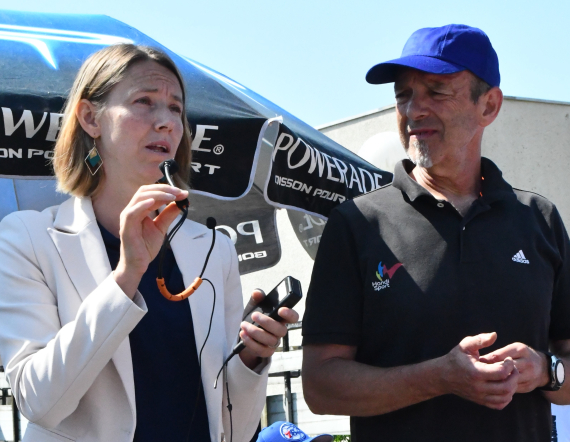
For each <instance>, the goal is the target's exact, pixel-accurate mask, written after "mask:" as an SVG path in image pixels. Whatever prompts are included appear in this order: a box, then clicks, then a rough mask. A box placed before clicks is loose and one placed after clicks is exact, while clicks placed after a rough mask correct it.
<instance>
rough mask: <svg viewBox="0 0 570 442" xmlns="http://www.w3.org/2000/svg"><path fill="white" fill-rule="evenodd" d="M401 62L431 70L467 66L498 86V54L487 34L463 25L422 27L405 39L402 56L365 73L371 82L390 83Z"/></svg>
mask: <svg viewBox="0 0 570 442" xmlns="http://www.w3.org/2000/svg"><path fill="white" fill-rule="evenodd" d="M401 66H405V67H409V68H414V69H418V70H420V71H424V72H429V73H432V74H453V73H455V72H460V71H464V70H469V71H471V72H472V73H473V74H475V75H476V76H477V77H479V78H481V79H482V80H484V81H486V82H487V83H489V85H491V86H493V87H494V86H499V84H500V83H501V74H500V73H499V58H498V57H497V53H496V52H495V50H494V49H493V46H492V45H491V41H490V40H489V37H487V34H485V33H484V32H483V31H482V30H481V29H477V28H472V27H471V26H466V25H447V26H442V27H440V28H423V29H419V30H417V31H416V32H414V33H413V34H412V36H411V37H410V38H409V39H408V41H407V42H406V45H405V46H404V50H403V51H402V56H401V57H400V58H397V59H395V60H390V61H386V62H384V63H380V64H377V65H376V66H374V67H372V68H371V69H370V70H369V71H368V73H367V74H366V81H367V82H368V83H371V84H382V83H392V82H394V81H395V80H396V75H397V73H398V69H399V68H400V67H401Z"/></svg>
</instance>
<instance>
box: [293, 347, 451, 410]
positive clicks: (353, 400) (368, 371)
mask: <svg viewBox="0 0 570 442" xmlns="http://www.w3.org/2000/svg"><path fill="white" fill-rule="evenodd" d="M305 358H306V357H305ZM306 363H310V361H307V360H306V359H305V361H304V364H306ZM440 366H441V363H440V358H438V359H433V360H430V361H426V362H422V363H420V364H414V365H407V366H401V367H394V368H380V367H372V366H369V365H365V364H362V363H360V362H356V361H354V360H347V359H341V358H332V359H329V360H327V361H326V362H325V363H323V364H322V365H320V368H319V370H318V372H315V373H314V374H310V372H311V371H310V370H305V366H304V367H303V391H304V394H305V400H306V401H307V403H308V404H309V406H310V408H311V410H313V412H316V413H318V414H336V415H350V416H374V415H378V414H384V413H388V412H390V411H394V410H398V409H400V408H404V407H407V406H409V405H413V404H416V403H419V402H422V401H425V400H428V399H431V398H433V397H436V396H439V395H441V394H443V391H442V385H441V381H440V379H441V377H440Z"/></svg>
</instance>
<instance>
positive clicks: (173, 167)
mask: <svg viewBox="0 0 570 442" xmlns="http://www.w3.org/2000/svg"><path fill="white" fill-rule="evenodd" d="M158 168H159V169H160V171H161V172H162V174H163V175H164V178H166V181H168V184H170V185H171V186H172V187H176V186H175V185H174V182H173V181H172V175H174V174H175V173H176V172H178V170H179V169H180V168H179V167H178V163H177V162H176V161H175V160H174V159H170V160H166V161H163V162H162V163H160V164H159V165H158ZM176 205H177V206H178V208H179V209H180V210H184V209H186V208H187V207H188V206H189V205H190V201H188V198H184V199H183V200H182V201H176Z"/></svg>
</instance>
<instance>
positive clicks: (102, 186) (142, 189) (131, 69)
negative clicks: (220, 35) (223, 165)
mask: <svg viewBox="0 0 570 442" xmlns="http://www.w3.org/2000/svg"><path fill="white" fill-rule="evenodd" d="M185 99H186V96H185V91H184V86H183V82H182V78H181V75H180V73H179V71H178V70H177V68H176V66H175V65H174V63H173V62H172V60H171V59H170V58H169V57H168V56H167V55H165V54H164V53H162V52H161V51H158V50H155V49H151V48H146V47H138V46H134V45H117V46H111V47H108V48H106V49H103V50H101V51H99V52H97V53H95V54H94V55H93V56H91V57H90V58H89V59H88V60H87V61H86V62H85V63H84V65H83V66H82V68H81V69H80V71H79V74H78V76H77V78H76V80H75V83H74V85H73V88H72V90H71V93H70V95H69V99H68V102H67V104H66V108H65V111H64V114H65V115H64V122H63V126H62V129H61V133H60V136H59V139H58V141H57V144H56V147H55V159H54V169H55V174H56V177H57V180H58V186H59V189H60V190H61V191H63V192H67V193H69V194H70V195H72V196H71V198H70V199H69V200H67V201H66V202H64V203H63V204H62V205H61V206H56V207H51V208H49V209H46V210H44V211H43V212H41V213H39V212H33V211H29V212H17V213H13V214H11V215H9V216H7V217H6V218H5V219H4V220H3V221H2V223H1V224H0V256H2V266H1V267H2V268H1V269H0V287H1V289H0V324H1V325H0V357H1V358H2V360H3V361H4V363H5V367H6V373H7V376H8V378H9V380H10V384H11V386H12V389H13V392H14V397H15V400H16V402H17V404H18V407H19V409H20V411H21V412H22V414H23V415H24V416H25V417H26V418H27V419H28V420H29V421H30V424H29V426H28V429H27V431H26V434H25V437H24V441H34V442H42V441H46V442H47V441H50V442H52V441H70V440H71V441H113V442H121V441H132V440H134V441H137V442H143V441H151V440H152V441H157V440H169V441H189V440H192V441H200V442H202V441H206V440H208V441H212V442H219V441H221V440H223V439H224V438H225V439H226V440H229V439H230V432H231V431H232V430H233V441H236V442H239V441H249V440H250V438H251V437H252V435H253V433H254V431H255V428H256V426H257V423H258V422H259V416H260V414H261V410H262V408H263V403H264V399H265V389H266V382H267V370H268V366H267V358H268V357H270V356H271V355H272V354H273V352H274V348H275V347H276V346H277V344H278V341H279V339H280V337H282V336H283V335H284V334H285V332H286V327H285V325H284V324H282V323H279V322H275V321H273V320H271V319H269V318H267V317H260V316H257V314H256V316H255V317H254V319H256V320H257V321H258V322H259V323H260V324H261V325H262V326H263V329H260V328H257V327H254V326H252V325H251V324H247V323H242V325H241V331H240V335H241V337H242V339H243V341H244V343H245V345H246V349H245V350H244V351H243V352H241V353H240V354H239V357H235V358H233V359H232V360H231V361H230V363H229V365H228V368H227V385H228V386H229V390H230V398H231V402H232V405H233V412H232V418H233V419H232V421H233V422H232V423H231V424H230V415H229V413H228V410H227V407H226V405H227V404H226V403H225V401H226V398H227V391H225V387H226V383H225V382H223V383H221V384H223V386H224V388H221V386H220V387H218V388H217V389H214V388H213V384H214V378H215V376H216V373H217V371H218V369H219V368H220V367H221V366H222V362H223V360H224V359H225V357H226V356H227V355H228V354H229V352H231V348H232V346H233V345H234V344H235V339H236V335H237V332H238V331H239V330H240V321H241V317H242V311H243V305H242V293H241V287H240V280H239V274H238V262H237V256H236V253H235V250H234V248H233V244H232V243H231V241H229V240H228V239H227V238H226V237H225V236H224V235H217V240H216V243H215V246H214V249H213V251H212V255H211V258H210V261H209V263H208V266H207V268H206V272H205V274H204V277H205V278H208V279H209V280H210V281H211V282H212V287H210V286H209V285H208V284H203V286H202V287H201V288H200V289H199V290H197V291H196V292H195V293H194V294H193V295H192V296H191V297H190V298H188V299H189V301H188V300H186V301H182V302H170V301H168V300H166V299H165V298H164V297H163V296H161V294H160V293H159V291H158V288H157V285H156V274H157V273H156V269H157V254H158V252H159V250H160V247H161V245H162V242H163V239H164V236H165V234H166V232H167V231H169V230H170V228H171V225H173V223H174V221H175V220H176V218H177V217H178V216H179V215H180V211H179V210H178V208H177V207H176V205H174V204H170V203H171V202H173V201H180V200H183V199H184V198H186V197H187V196H188V191H187V189H186V182H187V178H188V176H189V166H190V156H191V151H190V145H191V138H190V131H189V128H188V123H187V120H186V115H185V111H184V103H185ZM170 158H175V159H176V161H177V162H178V164H179V165H180V172H179V173H178V174H177V175H175V179H176V180H177V181H176V182H175V184H176V186H177V187H172V186H169V185H166V184H156V182H157V181H158V180H159V179H160V178H161V177H162V173H161V172H160V170H159V168H158V165H159V164H160V163H161V162H162V161H164V160H166V159H170ZM165 205H167V208H166V209H164V210H162V211H160V210H161V207H163V206H165ZM159 212H160V213H159ZM211 240H212V231H211V230H209V229H207V228H206V227H204V226H202V225H199V224H196V223H194V222H191V221H188V220H187V221H186V222H184V224H183V225H182V228H181V229H180V231H179V232H178V234H177V235H176V236H175V237H174V239H173V240H172V243H171V249H168V250H166V253H165V257H164V264H163V265H164V269H163V273H164V275H165V279H166V282H167V285H168V286H169V289H170V290H171V291H172V292H174V291H180V290H182V289H184V288H185V287H188V286H189V285H190V284H191V283H192V281H193V280H194V278H195V277H196V276H198V275H199V273H200V271H201V268H202V266H203V264H204V260H205V257H206V254H207V252H208V249H209V247H210V244H211ZM214 290H215V291H216V296H217V297H216V300H215V308H214V309H213V313H212V308H213V306H214ZM255 296H256V297H257V298H259V297H260V296H262V295H260V294H259V293H256V294H255ZM280 314H281V315H282V317H283V318H284V322H293V321H296V320H297V319H298V315H297V314H296V313H295V312H294V311H292V310H289V309H283V310H282V311H281V312H280ZM211 315H212V326H211V332H210V336H209V338H208V341H207V343H206V345H205V347H204V349H203V354H202V356H201V367H200V365H199V357H198V356H199V355H198V353H199V351H200V350H201V348H202V346H203V344H204V342H205V340H206V336H207V335H208V330H209V325H210V322H209V321H210V316H211ZM230 426H232V427H233V428H231V429H230Z"/></svg>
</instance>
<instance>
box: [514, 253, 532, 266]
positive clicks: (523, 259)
mask: <svg viewBox="0 0 570 442" xmlns="http://www.w3.org/2000/svg"><path fill="white" fill-rule="evenodd" d="M513 261H514V262H520V263H521V264H530V262H529V260H528V259H526V257H525V256H524V253H523V251H522V250H519V251H518V252H517V254H516V255H515V256H513Z"/></svg>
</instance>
